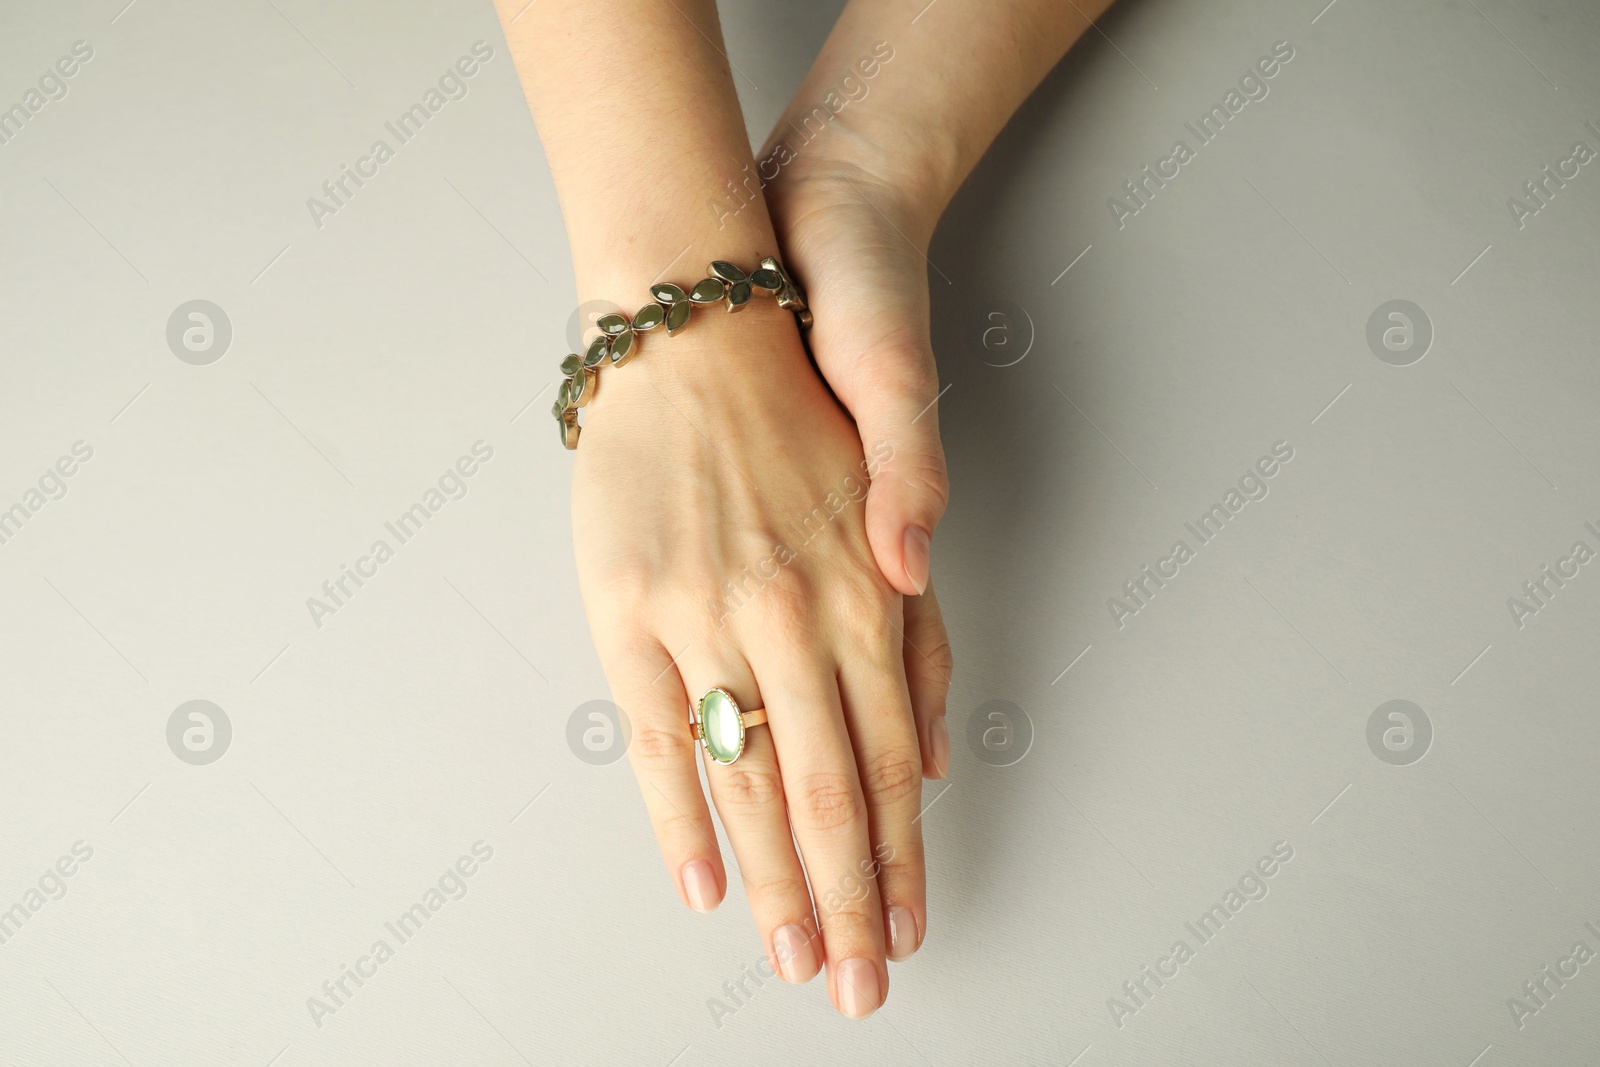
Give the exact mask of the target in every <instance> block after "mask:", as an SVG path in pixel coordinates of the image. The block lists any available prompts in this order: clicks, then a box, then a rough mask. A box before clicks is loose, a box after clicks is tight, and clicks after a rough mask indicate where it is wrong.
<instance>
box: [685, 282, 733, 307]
mask: <svg viewBox="0 0 1600 1067" xmlns="http://www.w3.org/2000/svg"><path fill="white" fill-rule="evenodd" d="M727 288H728V286H727V283H726V282H724V281H723V280H722V279H721V278H701V279H700V280H699V281H697V282H695V283H694V288H693V289H691V290H689V299H690V300H693V301H694V302H695V303H696V304H715V303H716V302H717V301H718V300H721V299H722V294H723V293H724V292H726V291H727Z"/></svg>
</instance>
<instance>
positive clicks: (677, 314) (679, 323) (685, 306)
mask: <svg viewBox="0 0 1600 1067" xmlns="http://www.w3.org/2000/svg"><path fill="white" fill-rule="evenodd" d="M693 308H694V305H693V304H691V303H689V301H687V300H684V301H682V302H680V303H677V304H673V305H672V306H671V307H669V308H668V309H667V333H669V334H673V333H677V332H678V331H679V330H681V329H683V328H684V327H685V326H687V325H689V312H690V310H692V309H693Z"/></svg>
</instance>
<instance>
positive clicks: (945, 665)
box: [917, 637, 956, 685]
mask: <svg viewBox="0 0 1600 1067" xmlns="http://www.w3.org/2000/svg"><path fill="white" fill-rule="evenodd" d="M917 660H918V661H919V662H920V663H921V664H922V669H923V671H924V673H928V674H931V675H932V676H933V678H934V680H935V681H938V682H939V683H940V684H942V685H943V684H948V683H949V681H950V675H951V673H952V672H954V671H955V669H956V658H955V653H954V652H953V651H952V650H951V648H950V642H949V641H948V640H946V639H945V638H942V637H941V638H940V639H939V641H938V643H936V644H932V645H924V646H923V648H922V655H920V656H918V657H917Z"/></svg>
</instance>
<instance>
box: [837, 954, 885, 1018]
mask: <svg viewBox="0 0 1600 1067" xmlns="http://www.w3.org/2000/svg"><path fill="white" fill-rule="evenodd" d="M882 1003H883V994H882V993H881V992H879V990H878V968H877V967H876V966H874V965H873V963H872V961H871V960H861V959H856V960H845V961H844V962H843V963H841V964H840V965H839V1010H840V1011H842V1012H844V1013H845V1014H846V1015H848V1016H849V1017H850V1018H852V1019H865V1018H866V1017H867V1016H869V1015H871V1014H872V1013H873V1012H875V1011H877V1010H878V1005H880V1004H882Z"/></svg>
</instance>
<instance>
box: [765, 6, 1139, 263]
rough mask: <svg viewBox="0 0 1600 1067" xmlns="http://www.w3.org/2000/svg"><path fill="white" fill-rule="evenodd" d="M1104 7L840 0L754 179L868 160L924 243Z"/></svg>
mask: <svg viewBox="0 0 1600 1067" xmlns="http://www.w3.org/2000/svg"><path fill="white" fill-rule="evenodd" d="M1110 6H1111V0H1006V2H1003V3H999V4H985V3H979V2H975V0H937V2H936V3H934V4H932V5H929V4H928V3H927V0H850V4H849V6H847V7H846V8H845V11H844V13H843V14H842V15H841V16H840V18H839V21H838V23H837V24H836V25H835V26H834V29H833V32H832V33H831V34H830V35H829V37H828V40H827V43H826V44H825V45H824V46H823V49H822V52H821V54H820V55H819V56H818V57H817V60H816V62H815V63H814V64H813V65H812V68H811V72H810V74H809V75H808V76H807V78H806V81H805V83H804V85H802V87H801V89H800V91H799V92H798V93H797V94H796V95H795V98H794V100H793V101H792V102H791V103H790V106H789V109H788V111H787V112H786V114H785V116H784V119H783V120H781V121H780V122H779V124H778V128H777V129H776V130H775V131H774V132H773V135H772V140H771V141H770V142H769V143H768V145H767V146H766V149H765V150H764V151H763V167H764V170H763V176H766V175H767V174H771V173H774V172H776V173H779V174H782V173H784V172H785V171H786V170H788V169H789V167H790V166H791V165H792V167H793V172H794V173H795V174H797V175H798V174H802V173H805V172H806V171H807V170H808V169H809V168H814V167H827V166H833V165H837V164H839V163H841V162H845V163H848V162H850V161H851V160H873V161H874V163H873V165H872V170H873V172H874V173H876V174H878V175H879V176H893V178H894V180H895V182H896V183H897V184H898V187H899V188H901V189H902V190H904V197H905V199H906V200H907V201H908V202H910V203H913V204H915V205H916V207H917V209H918V210H916V211H915V212H910V213H908V214H912V215H915V217H917V218H918V219H922V220H925V221H926V228H927V230H928V233H927V234H923V235H920V236H921V238H922V239H924V240H925V239H926V237H927V236H930V235H931V232H932V227H933V225H934V224H935V223H936V222H937V221H938V218H939V216H940V215H941V214H942V213H943V211H944V208H945V207H946V205H948V203H949V202H950V199H951V198H952V197H953V196H954V195H955V193H956V190H957V189H959V188H960V187H961V183H962V182H963V181H965V180H966V177H967V174H968V173H969V172H970V171H971V170H972V168H973V166H975V165H976V164H977V162H978V160H979V158H981V157H982V155H983V153H984V152H985V151H987V150H988V147H989V145H990V143H991V142H992V141H993V140H994V138H995V136H996V135H997V134H998V133H999V132H1000V130H1001V129H1002V128H1003V127H1004V126H1005V124H1006V122H1007V121H1008V120H1009V119H1010V118H1011V115H1012V113H1013V112H1014V111H1016V109H1017V108H1018V107H1019V106H1020V105H1021V104H1022V102H1023V101H1024V100H1025V99H1027V97H1028V95H1029V94H1030V93H1032V92H1033V90H1034V89H1035V88H1036V87H1037V86H1038V84H1039V82H1040V81H1041V80H1043V78H1044V76H1045V75H1046V74H1047V73H1049V71H1050V69H1051V68H1052V67H1054V66H1055V64H1056V63H1057V62H1058V61H1059V60H1060V59H1061V57H1062V56H1063V55H1064V54H1065V53H1066V51H1067V49H1068V48H1070V47H1071V46H1072V44H1073V42H1074V41H1076V40H1077V39H1078V38H1079V37H1080V36H1082V35H1083V33H1084V32H1085V31H1087V30H1088V29H1089V27H1090V22H1089V20H1090V19H1093V18H1098V17H1099V16H1100V14H1101V13H1103V12H1104V11H1105V10H1106V9H1107V8H1108V7H1110ZM919 12H920V14H919ZM913 19H915V22H913ZM885 53H887V54H888V55H889V58H888V59H887V60H885V59H884V58H883V57H884V54H885ZM819 111H820V112H821V113H822V115H821V116H818V112H819ZM828 115H832V116H833V118H832V122H831V123H830V124H829V125H828V128H827V129H825V130H823V129H821V128H820V126H821V124H820V123H819V122H818V121H817V120H818V118H819V117H825V116H828ZM808 119H809V120H810V121H809V122H808V121H807V120H808ZM780 146H781V147H780ZM774 153H776V155H774ZM777 181H779V182H782V181H784V178H783V177H779V178H777Z"/></svg>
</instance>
